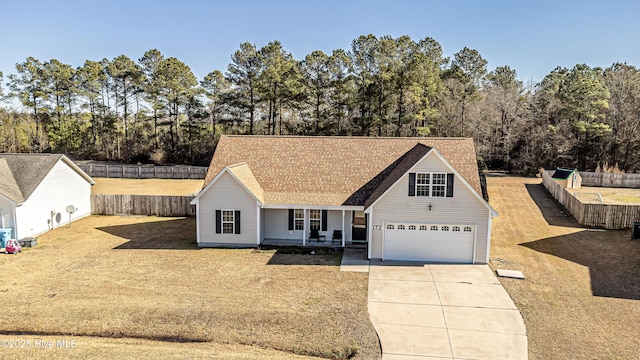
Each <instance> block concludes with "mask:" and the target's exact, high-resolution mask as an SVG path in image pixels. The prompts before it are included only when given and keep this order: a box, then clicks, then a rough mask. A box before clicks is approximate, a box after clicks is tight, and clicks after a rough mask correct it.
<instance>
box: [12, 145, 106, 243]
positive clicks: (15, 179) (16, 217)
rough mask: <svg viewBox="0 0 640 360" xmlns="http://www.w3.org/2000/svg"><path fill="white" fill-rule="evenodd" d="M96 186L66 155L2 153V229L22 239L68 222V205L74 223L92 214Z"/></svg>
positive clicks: (13, 236)
mask: <svg viewBox="0 0 640 360" xmlns="http://www.w3.org/2000/svg"><path fill="white" fill-rule="evenodd" d="M94 183H95V182H94V181H93V179H91V177H89V175H87V174H86V173H85V172H84V171H82V170H81V169H80V168H79V167H77V166H76V165H75V164H74V163H73V162H72V161H71V160H69V158H67V157H66V156H64V155H60V154H0V227H1V228H11V238H15V239H22V238H26V237H32V236H35V235H38V234H41V233H44V232H46V231H48V230H49V229H51V228H52V227H58V226H60V225H64V224H67V223H69V219H70V217H69V213H68V212H67V211H66V210H67V207H69V206H72V207H73V208H74V211H73V213H72V214H71V221H74V220H77V219H79V218H81V217H84V216H87V215H90V214H91V185H93V184H94ZM58 214H60V215H58ZM58 220H60V221H59V222H58Z"/></svg>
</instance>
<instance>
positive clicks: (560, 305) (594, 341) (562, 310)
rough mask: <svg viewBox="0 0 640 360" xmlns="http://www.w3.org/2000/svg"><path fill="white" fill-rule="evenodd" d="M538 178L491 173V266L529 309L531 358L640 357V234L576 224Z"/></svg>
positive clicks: (525, 312) (521, 306)
mask: <svg viewBox="0 0 640 360" xmlns="http://www.w3.org/2000/svg"><path fill="white" fill-rule="evenodd" d="M540 182H541V181H540V179H529V178H514V177H490V178H488V185H489V196H490V200H491V205H492V206H493V207H494V208H495V209H496V210H497V211H498V212H499V213H500V216H499V217H498V218H495V219H494V222H493V224H494V227H493V236H492V244H491V264H490V265H491V267H492V268H494V269H495V268H506V269H515V270H521V271H522V272H523V273H524V275H525V276H526V280H515V279H504V278H503V279H500V281H501V282H502V284H503V285H504V286H505V288H506V289H507V291H508V292H509V294H510V295H511V297H512V298H513V299H514V301H515V302H516V305H517V306H518V308H519V309H520V311H521V312H522V315H523V317H524V320H525V323H526V326H527V333H528V336H529V356H530V358H531V359H638V358H639V357H640V241H633V240H631V239H630V231H628V230H626V231H620V230H615V231H612V230H607V231H591V230H588V229H585V228H583V227H581V226H580V225H579V224H577V223H576V222H575V221H574V220H573V218H571V216H570V215H569V216H567V215H566V212H565V211H564V210H563V209H562V207H560V205H558V203H557V202H556V201H555V200H554V199H553V198H552V197H551V196H550V195H549V194H548V193H547V192H546V190H545V189H544V187H543V186H542V185H541V184H540Z"/></svg>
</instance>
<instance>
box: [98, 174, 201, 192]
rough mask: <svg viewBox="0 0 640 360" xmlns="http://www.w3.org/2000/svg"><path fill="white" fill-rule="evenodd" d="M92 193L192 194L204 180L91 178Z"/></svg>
mask: <svg viewBox="0 0 640 360" xmlns="http://www.w3.org/2000/svg"><path fill="white" fill-rule="evenodd" d="M93 180H95V182H96V183H95V185H93V187H92V188H91V193H92V194H107V195H115V194H122V195H192V194H194V193H197V192H198V191H200V189H202V184H203V182H204V180H175V179H113V178H93Z"/></svg>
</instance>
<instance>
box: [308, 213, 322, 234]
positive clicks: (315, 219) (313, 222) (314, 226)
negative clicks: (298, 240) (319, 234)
mask: <svg viewBox="0 0 640 360" xmlns="http://www.w3.org/2000/svg"><path fill="white" fill-rule="evenodd" d="M320 219H321V211H320V210H319V209H311V210H309V227H310V228H311V230H320Z"/></svg>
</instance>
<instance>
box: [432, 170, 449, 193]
mask: <svg viewBox="0 0 640 360" xmlns="http://www.w3.org/2000/svg"><path fill="white" fill-rule="evenodd" d="M432 178H433V181H432V183H433V185H432V187H431V196H433V197H444V196H445V195H446V189H447V174H444V173H442V174H441V173H437V174H433V176H432Z"/></svg>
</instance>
